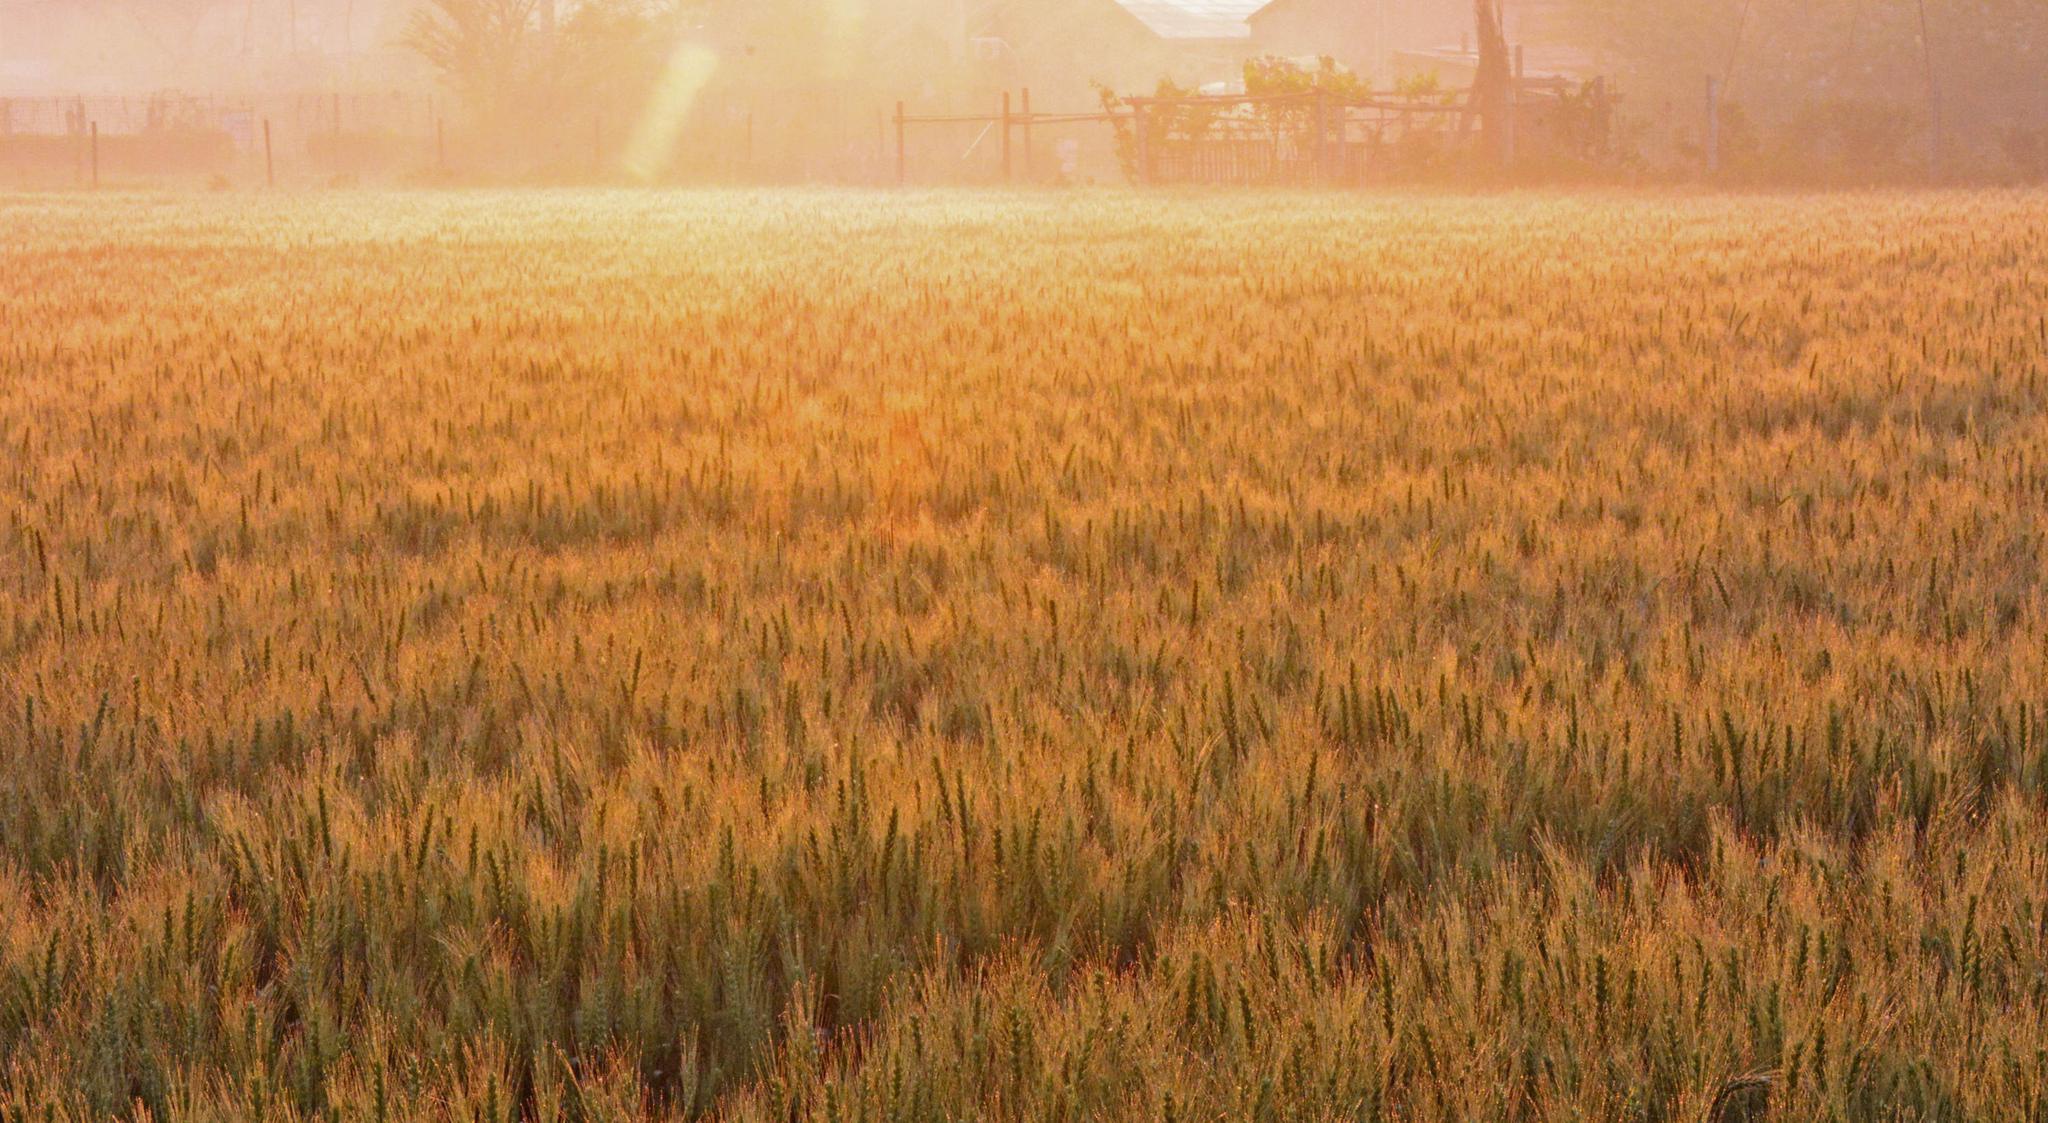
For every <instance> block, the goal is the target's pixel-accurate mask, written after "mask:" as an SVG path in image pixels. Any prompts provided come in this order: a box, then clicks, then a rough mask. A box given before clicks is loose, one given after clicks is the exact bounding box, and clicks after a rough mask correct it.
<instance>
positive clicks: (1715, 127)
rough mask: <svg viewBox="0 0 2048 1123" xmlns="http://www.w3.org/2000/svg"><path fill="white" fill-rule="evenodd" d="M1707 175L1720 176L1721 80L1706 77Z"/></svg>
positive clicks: (1711, 76) (1709, 76)
mask: <svg viewBox="0 0 2048 1123" xmlns="http://www.w3.org/2000/svg"><path fill="white" fill-rule="evenodd" d="M1707 174H1708V175H1720V174H1721V80H1720V79H1719V78H1716V77H1714V76H1713V75H1711V74H1710V75H1708V76H1707Z"/></svg>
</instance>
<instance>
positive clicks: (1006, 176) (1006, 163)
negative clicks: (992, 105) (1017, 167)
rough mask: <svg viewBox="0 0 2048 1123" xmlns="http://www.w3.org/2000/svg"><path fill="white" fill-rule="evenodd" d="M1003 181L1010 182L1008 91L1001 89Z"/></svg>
mask: <svg viewBox="0 0 2048 1123" xmlns="http://www.w3.org/2000/svg"><path fill="white" fill-rule="evenodd" d="M1003 182H1004V183H1008V182H1010V91H1008V90H1004V91H1003Z"/></svg>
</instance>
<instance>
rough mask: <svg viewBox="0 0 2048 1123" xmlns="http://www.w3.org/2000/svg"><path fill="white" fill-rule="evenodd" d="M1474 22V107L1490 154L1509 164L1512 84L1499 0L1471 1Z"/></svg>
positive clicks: (1505, 33) (1497, 159)
mask: <svg viewBox="0 0 2048 1123" xmlns="http://www.w3.org/2000/svg"><path fill="white" fill-rule="evenodd" d="M1472 22H1473V24H1474V25H1475V26H1474V30H1475V31H1476V33H1477V35H1478V43H1479V69H1478V72H1477V73H1476V74H1475V75H1474V77H1473V80H1472V102H1473V108H1474V109H1475V110H1477V111H1478V113H1479V120H1480V127H1481V128H1482V129H1483V130H1484V132H1485V138H1484V139H1485V145H1486V151H1487V154H1488V155H1489V156H1490V157H1491V158H1492V159H1494V160H1496V161H1498V162H1501V163H1506V161H1507V146H1508V112H1509V97H1510V93H1511V90H1510V84H1511V83H1512V82H1513V80H1514V76H1513V73H1512V71H1511V70H1510V68H1509V64H1508V37H1507V32H1506V31H1505V30H1504V29H1503V28H1502V27H1501V19H1500V0H1472Z"/></svg>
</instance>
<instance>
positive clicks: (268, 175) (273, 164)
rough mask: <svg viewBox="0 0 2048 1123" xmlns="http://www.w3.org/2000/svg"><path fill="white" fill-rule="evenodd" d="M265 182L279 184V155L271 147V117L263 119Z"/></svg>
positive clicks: (273, 185) (274, 185)
mask: <svg viewBox="0 0 2048 1123" xmlns="http://www.w3.org/2000/svg"><path fill="white" fill-rule="evenodd" d="M263 182H265V183H267V184H269V185H270V186H272V187H276V186H277V157H276V153H275V152H274V150H273V149H272V148H271V147H270V118H268V117H265V118H264V119H263Z"/></svg>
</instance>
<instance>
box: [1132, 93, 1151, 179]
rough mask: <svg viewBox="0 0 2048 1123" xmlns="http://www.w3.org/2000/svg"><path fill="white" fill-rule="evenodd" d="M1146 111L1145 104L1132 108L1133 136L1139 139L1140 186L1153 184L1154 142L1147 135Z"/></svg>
mask: <svg viewBox="0 0 2048 1123" xmlns="http://www.w3.org/2000/svg"><path fill="white" fill-rule="evenodd" d="M1145 109H1146V105H1145V103H1144V102H1139V103H1137V104H1135V105H1133V106H1131V116H1132V121H1131V126H1132V135H1133V136H1135V137H1137V140H1138V183H1139V184H1140V185H1150V184H1151V182H1152V142H1151V140H1150V139H1149V138H1147V137H1146V135H1145V133H1146V131H1147V130H1146V128H1145V125H1146V121H1145Z"/></svg>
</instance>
